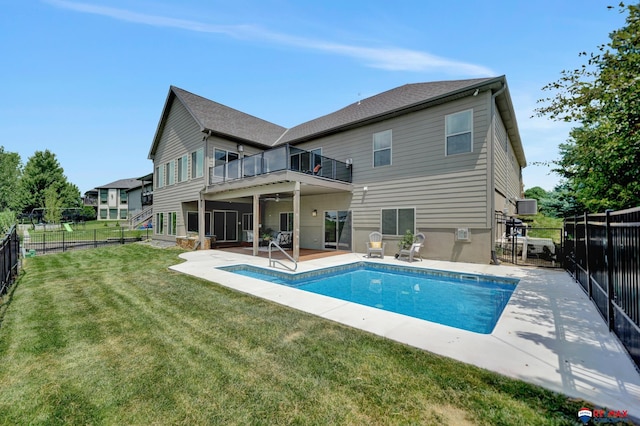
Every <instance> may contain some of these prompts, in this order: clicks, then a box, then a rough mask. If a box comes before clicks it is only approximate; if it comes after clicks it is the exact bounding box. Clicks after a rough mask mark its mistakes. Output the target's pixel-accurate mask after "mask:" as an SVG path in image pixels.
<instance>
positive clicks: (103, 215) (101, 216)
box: [100, 209, 107, 219]
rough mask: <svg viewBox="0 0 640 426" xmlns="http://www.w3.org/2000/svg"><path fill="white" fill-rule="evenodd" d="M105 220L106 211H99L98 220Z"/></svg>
mask: <svg viewBox="0 0 640 426" xmlns="http://www.w3.org/2000/svg"><path fill="white" fill-rule="evenodd" d="M106 218H107V209H100V219H106Z"/></svg>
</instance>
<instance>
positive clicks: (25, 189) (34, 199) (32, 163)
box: [19, 150, 80, 212]
mask: <svg viewBox="0 0 640 426" xmlns="http://www.w3.org/2000/svg"><path fill="white" fill-rule="evenodd" d="M51 186H54V187H55V188H56V190H57V191H58V192H59V194H60V200H61V204H62V207H79V206H80V190H79V189H78V187H77V186H75V185H74V184H72V183H69V182H67V178H66V176H65V175H64V169H63V168H62V167H61V166H60V163H59V162H58V160H57V159H56V155H55V154H53V153H52V152H50V151H49V150H46V151H44V152H43V151H36V152H35V153H34V154H33V156H31V157H30V158H29V160H28V161H27V164H26V165H25V167H24V171H23V173H22V178H21V179H20V185H19V201H20V207H21V210H22V211H27V212H30V211H31V210H33V209H34V208H38V207H45V190H46V189H47V188H49V187H51Z"/></svg>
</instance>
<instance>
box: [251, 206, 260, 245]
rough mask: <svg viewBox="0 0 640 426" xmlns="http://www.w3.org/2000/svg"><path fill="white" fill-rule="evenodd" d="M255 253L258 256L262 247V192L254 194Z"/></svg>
mask: <svg viewBox="0 0 640 426" xmlns="http://www.w3.org/2000/svg"><path fill="white" fill-rule="evenodd" d="M251 232H253V255H254V256H257V255H258V251H259V247H260V194H253V231H251Z"/></svg>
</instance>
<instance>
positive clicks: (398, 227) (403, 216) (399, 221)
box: [381, 208, 416, 235]
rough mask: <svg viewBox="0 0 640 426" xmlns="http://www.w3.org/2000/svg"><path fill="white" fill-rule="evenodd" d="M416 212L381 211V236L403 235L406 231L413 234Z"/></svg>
mask: <svg viewBox="0 0 640 426" xmlns="http://www.w3.org/2000/svg"><path fill="white" fill-rule="evenodd" d="M415 217H416V210H415V209H414V208H410V209H382V221H381V222H382V234H384V235H404V233H405V232H407V230H409V231H411V232H412V233H415V229H416V222H415Z"/></svg>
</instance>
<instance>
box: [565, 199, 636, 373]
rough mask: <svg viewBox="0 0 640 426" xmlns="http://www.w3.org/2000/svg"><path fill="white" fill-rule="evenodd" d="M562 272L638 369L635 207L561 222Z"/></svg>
mask: <svg viewBox="0 0 640 426" xmlns="http://www.w3.org/2000/svg"><path fill="white" fill-rule="evenodd" d="M564 226H565V233H566V241H567V243H566V246H567V256H566V258H565V269H566V270H567V271H568V272H569V273H570V274H571V275H572V276H573V277H574V278H575V280H576V281H577V282H578V283H580V285H581V286H582V288H583V289H584V291H585V293H587V294H588V295H589V298H590V299H591V300H592V302H593V303H594V304H595V306H596V307H597V309H598V311H599V312H600V314H601V315H602V317H603V318H604V319H605V321H606V322H607V324H608V325H609V330H611V331H613V332H615V334H616V335H617V336H618V338H619V339H620V341H621V342H622V344H623V345H624V346H625V348H626V349H627V351H629V354H630V355H631V357H632V358H633V360H634V362H635V363H636V365H637V366H638V367H640V295H639V293H640V207H638V208H634V209H628V210H622V211H617V212H613V211H607V212H605V213H597V214H588V213H585V214H584V215H581V216H574V217H569V218H565V222H564Z"/></svg>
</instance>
